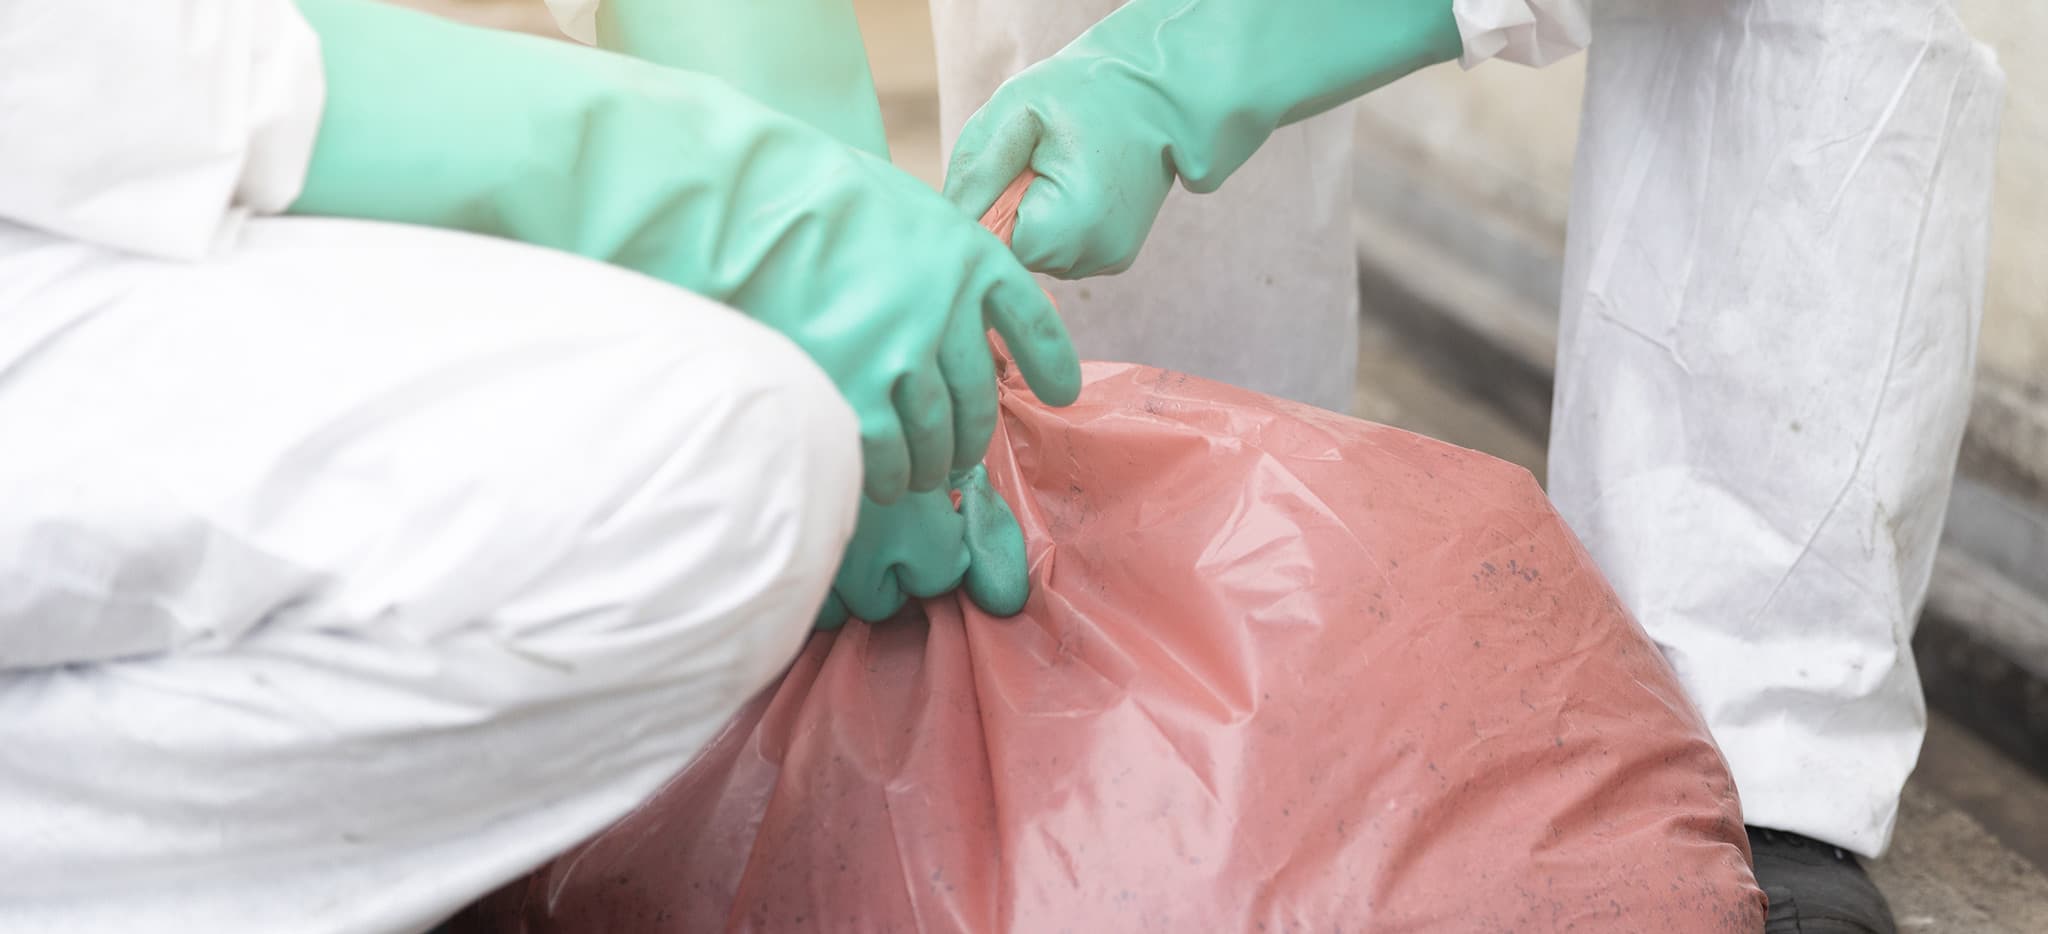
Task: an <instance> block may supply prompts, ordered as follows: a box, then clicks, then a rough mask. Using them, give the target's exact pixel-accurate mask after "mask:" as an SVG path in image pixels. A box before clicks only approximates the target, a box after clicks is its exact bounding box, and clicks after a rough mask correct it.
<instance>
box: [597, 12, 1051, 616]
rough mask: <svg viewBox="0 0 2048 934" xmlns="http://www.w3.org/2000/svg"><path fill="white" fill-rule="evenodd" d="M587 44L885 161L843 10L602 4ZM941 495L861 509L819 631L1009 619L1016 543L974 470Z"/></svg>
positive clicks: (1017, 598)
mask: <svg viewBox="0 0 2048 934" xmlns="http://www.w3.org/2000/svg"><path fill="white" fill-rule="evenodd" d="M597 27H598V32H597V39H598V43H599V44H600V45H602V46H604V47H605V48H608V49H614V50H617V51H620V52H623V53H625V54H628V55H631V56H633V57H635V58H639V59H643V60H645V61H649V62H653V63H655V64H658V65H666V66H669V67H673V68H683V69H687V70H690V71H697V72H702V73H704V74H708V75H712V76H714V77H718V78H723V79H725V80H726V81H728V82H730V83H731V84H732V85H733V86H734V87H736V88H738V89H739V90H741V91H744V92H746V93H747V94H749V95H752V96H753V97H755V98H757V99H759V100H761V101H762V102H764V103H766V104H768V105H769V106H771V107H773V108H775V109H776V110H779V111H781V112H783V113H785V114H788V115H789V116H791V117H795V118H797V119H799V120H803V121H805V122H808V123H810V124H812V125H813V126H816V127H818V128H819V129H822V130H825V131H826V132H829V133H831V134H832V135H833V136H835V137H837V138H838V139H839V140H840V141H841V142H844V143H846V144H847V145H849V146H854V147H856V148H859V149H861V150H863V151H865V152H868V153H871V154H873V155H876V156H880V157H882V158H887V157H888V155H889V151H888V143H887V137H886V136H885V135H884V133H883V128H882V113H881V108H880V107H879V106H878V105H877V103H876V100H875V90H874V79H873V78H872V76H870V74H869V73H868V66H867V58H866V52H865V49H864V47H863V46H862V44H861V40H860V28H859V25H858V24H857V22H856V21H855V19H854V15H853V7H852V5H851V3H850V2H849V0H754V2H750V3H732V2H730V0H607V2H606V3H605V4H604V5H603V6H600V7H599V8H598V20H597ZM948 486H950V487H952V488H954V489H957V490H959V491H960V507H959V509H958V510H955V508H954V506H953V499H952V497H951V496H950V495H948V492H947V490H946V489H945V488H940V489H938V490H933V491H931V492H925V493H911V494H910V495H908V496H905V497H904V498H902V499H900V500H898V501H896V502H894V503H890V504H889V505H886V506H883V505H879V504H877V503H875V502H874V501H873V500H863V501H862V502H861V510H860V520H859V523H858V524H857V525H856V526H855V530H854V533H853V540H852V541H851V542H850V543H849V544H848V545H847V549H846V555H845V556H844V557H843V558H842V559H841V561H840V564H839V571H838V574H837V575H836V576H835V577H834V578H833V581H832V593H831V594H830V595H829V597H828V598H827V600H826V603H825V606H824V608H823V609H821V610H820V611H819V614H818V620H817V625H818V628H820V629H836V628H838V627H840V626H842V625H844V624H845V623H846V621H847V619H848V618H850V617H859V618H861V619H865V620H869V621H874V622H879V621H882V620H886V619H888V618H889V617H891V616H894V615H895V614H896V612H897V611H898V610H901V609H902V608H903V605H904V604H905V603H907V602H909V601H910V600H911V599H912V598H922V597H936V596H938V595H940V594H944V593H949V592H951V591H953V590H955V589H958V588H960V587H961V586H962V585H963V584H965V585H966V589H967V595H968V597H969V599H972V600H973V601H974V602H975V604H976V605H977V606H979V607H981V608H982V609H983V610H984V611H986V612H989V613H993V614H995V615H998V616H1010V615H1013V614H1016V613H1018V612H1021V611H1022V610H1023V609H1024V602H1025V599H1026V598H1027V597H1028V596H1029V594H1030V578H1029V568H1028V567H1027V563H1026V561H1027V559H1026V555H1025V551H1024V533H1023V530H1022V529H1021V528H1019V527H1018V525H1017V520H1016V518H1015V517H1014V516H1013V515H1011V513H1010V507H1009V504H1007V503H1005V502H1003V499H1002V497H1001V496H999V495H997V494H996V492H995V490H994V488H992V487H990V486H989V482H988V472H987V471H986V470H984V469H983V468H981V467H980V466H978V465H977V466H976V467H974V468H973V469H972V470H970V471H968V472H967V473H965V474H964V475H956V476H955V477H954V478H953V481H952V482H951V483H949V484H948Z"/></svg>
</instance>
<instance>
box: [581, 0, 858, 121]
mask: <svg viewBox="0 0 2048 934" xmlns="http://www.w3.org/2000/svg"><path fill="white" fill-rule="evenodd" d="M597 44H598V45H599V46H602V47H603V48H607V49H611V50H613V51H616V52H623V53H625V54H627V55H631V56H633V57H634V58H637V59H641V60H642V61H649V62H653V63H655V64H657V65H667V66H669V67H671V68H682V69H686V70H689V71H696V72H702V73H704V74H707V75H711V76H713V77H717V78H723V79H725V81H726V82H727V83H729V84H731V85H732V86H733V87H735V88H738V89H740V90H741V91H745V92H746V93H747V94H748V95H749V96H751V97H753V98H754V99H755V100H758V101H760V102H761V103H763V104H766V105H768V106H769V107H772V108H774V109H776V110H779V111H781V112H783V113H785V114H788V115H789V116H792V117H795V118H797V119H798V120H802V121H804V122H805V123H808V124H810V125H812V126H814V127H817V128H818V129H820V130H823V131H825V132H827V133H830V134H832V136H833V137H835V138H837V139H838V140H839V141H840V142H842V143H845V144H847V145H848V146H852V147H854V148H856V149H859V150H861V151H863V152H866V153H868V154H870V155H873V156H877V157H880V158H882V159H887V158H889V142H888V137H887V136H886V135H885V134H884V132H883V129H882V107H881V103H880V102H879V101H878V100H877V99H876V97H875V79H874V76H873V75H872V74H870V73H869V71H868V59H867V49H866V47H865V46H864V45H862V43H861V39H860V23H859V21H858V20H856V19H855V17H854V13H853V4H852V2H851V0H742V2H735V0H604V3H603V4H602V5H601V6H599V7H598V8H597Z"/></svg>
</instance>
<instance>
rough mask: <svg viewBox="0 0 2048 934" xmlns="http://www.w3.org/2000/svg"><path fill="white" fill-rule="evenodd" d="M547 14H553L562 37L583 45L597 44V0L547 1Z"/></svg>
mask: <svg viewBox="0 0 2048 934" xmlns="http://www.w3.org/2000/svg"><path fill="white" fill-rule="evenodd" d="M547 2H548V12H550V13H553V14H555V25H557V26H560V27H562V35H565V36H568V37H569V38H571V39H574V40H576V41H577V42H581V43H583V44H584V45H596V44H597V5H598V0H547Z"/></svg>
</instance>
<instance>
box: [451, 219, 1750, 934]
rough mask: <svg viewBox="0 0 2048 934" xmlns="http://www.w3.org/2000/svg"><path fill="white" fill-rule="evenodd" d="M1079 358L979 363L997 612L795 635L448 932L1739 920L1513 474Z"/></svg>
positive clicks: (1635, 672)
mask: <svg viewBox="0 0 2048 934" xmlns="http://www.w3.org/2000/svg"><path fill="white" fill-rule="evenodd" d="M1014 193H1015V192H1014V191H1013V194H1014ZM1014 202H1015V199H1014V197H1013V198H1011V199H1009V202H1008V203H1009V204H1010V205H1011V207H1012V208H1014ZM1086 375H1087V389H1086V390H1085V391H1084V392H1083V393H1082V396H1081V400H1082V401H1081V402H1080V403H1078V404H1077V405H1074V406H1072V407H1070V408H1066V409H1051V408H1047V407H1045V406H1043V405H1041V404H1039V403H1038V402H1037V401H1036V400H1035V399H1033V398H1032V397H1031V396H1030V394H1029V392H1028V390H1026V389H1025V388H1024V386H1023V384H1022V382H1021V380H1019V379H1017V378H1016V376H1015V374H1014V373H1006V375H1005V386H1006V395H1005V402H1004V408H1003V418H1002V423H1001V426H1000V428H999V430H998V433H997V436H996V439H995V443H994V444H993V445H992V447H991V449H990V453H989V458H988V465H989V470H990V473H991V475H992V477H993V478H994V481H995V483H996V486H997V488H998V489H999V490H1001V491H1002V492H1003V494H1004V495H1005V497H1006V498H1007V499H1008V500H1009V501H1010V502H1011V503H1012V504H1013V505H1014V506H1015V508H1016V512H1017V516H1018V519H1019V521H1020V522H1021V523H1022V524H1023V527H1024V530H1025V534H1026V537H1027V539H1028V540H1029V542H1030V547H1031V554H1032V580H1033V586H1034V590H1033V593H1032V597H1031V603H1030V606H1029V608H1028V609H1027V610H1026V611H1025V613H1024V615H1023V616H1021V617H1019V618H1016V619H995V618H991V617H988V616H987V615H985V614H982V613H980V612H979V611H977V610H976V609H975V608H974V607H973V606H972V605H971V604H970V603H968V602H967V601H966V600H965V599H964V598H947V599H941V600H933V601H928V602H926V603H925V604H924V605H923V606H922V607H921V608H918V609H916V610H914V611H912V612H909V613H907V614H905V616H904V618H901V619H898V620H896V621H894V622H891V623H888V624H885V625H879V626H868V625H865V624H860V623H854V624H850V625H849V626H847V627H846V628H845V629H844V630H842V631H840V632H838V633H821V634H818V635H816V636H814V637H813V638H812V640H811V642H810V644H809V645H808V647H807V648H806V649H805V651H804V653H803V654H802V656H801V657H800V658H799V659H798V660H797V662H796V664H795V666H794V667H793V668H792V670H791V671H790V672H789V674H788V675H787V676H786V677H785V679H784V680H783V682H782V684H781V685H780V686H779V688H777V689H776V690H775V691H773V692H772V694H771V695H770V696H766V697H763V698H760V699H759V700H757V701H756V702H755V703H753V704H752V705H750V706H749V707H748V708H747V709H746V710H745V711H743V712H742V714H741V715H740V716H739V717H738V718H737V719H736V720H735V722H734V723H733V724H732V725H731V727H730V728H729V729H728V730H727V731H726V732H725V733H724V735H723V736H721V737H720V738H719V739H718V740H717V741H716V742H715V743H714V744H713V745H712V746H711V747H710V748H709V749H707V750H706V751H705V753H704V754H703V755H702V756H701V757H700V758H699V760H698V761H697V762H696V763H694V764H693V765H691V766H690V768H689V769H687V770H686V771H685V772H683V773H682V774H681V775H679V776H677V777H676V779H675V780H674V782H673V783H671V784H670V785H669V786H668V787H667V788H665V789H663V790H662V791H661V792H660V793H659V794H657V795H656V796H655V797H654V798H653V799H652V800H650V801H649V802H647V803H646V804H645V805H644V806H643V807H641V808H640V809H639V810H638V811H636V812H635V813H633V814H632V815H630V816H628V817H626V818H625V819H623V820H621V821H620V822H619V823H618V824H617V825H616V826H614V827H613V828H611V829H610V830H608V831H606V832H605V833H604V834H602V835H600V836H598V837H597V838H595V839H593V840H591V841H589V842H587V843H585V844H583V845H582V846H579V847H577V848H576V849H574V850H572V851H570V852H569V853H566V854H564V855H562V856H561V857H559V858H558V859H556V860H554V861H553V862H551V863H549V864H548V865H546V866H544V867H542V868H541V869H539V870H537V871H536V872H535V873H534V874H533V875H531V876H530V877H528V878H526V879H523V880H520V881H518V882H516V883H514V884H513V885H511V886H508V887H507V888H505V889H504V890H502V891H500V892H499V893H497V894H496V895H494V896H492V897H491V898H489V899H486V900H485V901H484V902H482V903H479V905H477V906H476V907H475V908H473V909H472V910H471V911H470V912H469V913H468V914H467V915H466V916H465V917H464V918H462V919H461V921H460V924H459V925H458V928H459V929H468V930H489V931H524V932H536V934H537V932H543V931H563V932H587V931H606V932H621V934H636V932H667V931H675V932H698V931H718V930H725V931H810V930H828V931H851V930H859V931H912V930H918V931H963V932H965V931H974V932H1060V931H1074V932H1123V931H1142V930H1160V931H1174V932H1188V931H1204V932H1206V931H1273V932H1280V931H1333V930H1341V931H1508V930H1513V931H1525V932H1526V931H1562V930H1566V929H1576V930H1580V931H1589V930H1591V931H1659V932H1709V931H1711V932H1738V931H1740V932H1753V931H1756V930H1759V929H1761V926H1762V919H1763V910H1764V898H1763V895H1762V893H1761V892H1760V891H1759V890H1758V889H1757V888H1756V885H1755V883H1754V880H1753V879H1752V877H1751V874H1750V870H1749V867H1748V855H1749V854H1748V849H1747V844H1746V842H1745V838H1744V835H1743V830H1742V818H1741V814H1740V811H1739V809H1738V807H1737V803H1736V798H1735V793H1734V788H1733V784H1732V782H1731V780H1730V778H1729V776H1728V772H1727V769H1726V767H1725V765H1724V764H1723V762H1722V760H1721V757H1720V755H1719V753H1718V752H1717V751H1716V749H1715V747H1714V745H1713V743H1712V741H1711V740H1710V739H1709V737H1708V734H1707V732H1706V729H1705V727H1704V726H1703V725H1702V724H1701V722H1700V720H1699V719H1698V717H1697V716H1696V715H1695V714H1694V713H1693V711H1692V709H1691V708H1690V706H1689V705H1688V704H1687V702H1686V700H1685V698H1684V695H1683V694H1682V693H1681V691H1680V689H1679V687H1678V685H1677V682H1676V681H1675V679H1674V678H1673V676H1672V673H1671V671H1670V669H1669V668H1668V667H1667V666H1666V665H1665V663H1664V661H1663V659H1662V658H1661V656H1660V655H1659V654H1658V652H1657V650H1656V649H1655V647H1654V646H1652V645H1651V644H1650V642H1649V641H1648V639H1647V638H1646V637H1645V636H1644V635H1643V633H1642V632H1641V630H1640V629H1639V628H1638V627H1637V626H1636V625H1635V624H1634V623H1633V621H1631V619H1630V618H1629V616H1628V615H1627V613H1626V612H1625V611H1624V610H1623V609H1622V608H1621V606H1620V605H1619V603H1618V602H1617V601H1616V599H1615V596H1614V594H1613V593H1612V592H1611V591H1610V590H1609V588H1608V587H1607V585H1606V584H1605V582H1604V581H1603V580H1602V579H1601V577H1600V575H1599V573H1598V572H1597V571H1596V570H1595V569H1594V567H1593V564H1592V562H1591V560H1590V559H1589V558H1588V556H1587V555H1586V553H1585V552H1584V551H1583V550H1582V549H1581V548H1580V547H1579V545H1578V543H1577V541H1576V540H1575V539H1574V538H1573V537H1572V535H1571V533H1570V532H1569V531H1568V530H1567V529H1566V528H1565V526H1564V524H1563V523H1562V522H1561V521H1560V520H1559V519H1558V517H1557V516H1556V514H1555V513H1554V512H1552V510H1551V509H1550V506H1549V503H1548V501H1547V500H1546V498H1545V497H1544V495H1543V493H1542V491H1541V490H1540V489H1539V488H1538V487H1537V486H1536V484H1535V482H1534V481H1533V479H1532V478H1531V477H1530V476H1529V475H1528V473H1527V472H1525V471H1523V470H1521V469H1519V468H1516V467H1513V466H1510V465H1508V464H1505V463H1502V462H1500V461H1496V460H1494V459H1492V458H1489V457H1486V456H1484V455H1481V454H1477V453H1474V452H1471V451H1466V450H1462V449H1459V448H1455V447H1452V446H1450V445H1446V444H1442V443H1440V442H1436V441H1432V440H1429V439H1427V438H1423V437H1420V436H1417V435H1413V434H1409V433H1407V432H1403V431H1399V430H1396V429H1392V428H1386V427H1382V426H1377V425H1372V424H1368V423H1365V422H1361V421H1357V420H1353V419H1348V418H1343V417H1340V416H1336V415H1332V414H1329V413H1326V412H1322V411H1319V410H1315V409H1311V408H1307V407H1304V406H1297V405H1294V404H1291V403H1287V402H1283V401H1278V400H1275V399H1272V398H1268V397H1264V396H1260V395H1257V394H1254V393H1251V392H1247V391H1243V390H1238V389H1233V388H1230V387H1226V386H1222V385H1218V384H1214V383H1208V382H1204V381H1201V380H1197V379H1192V378H1189V377H1186V376H1181V375H1178V374H1174V373H1168V372H1163V371H1160V370H1156V369H1150V368H1146V367H1138V366H1126V365H1113V364H1090V365H1089V366H1088V367H1087V374H1086Z"/></svg>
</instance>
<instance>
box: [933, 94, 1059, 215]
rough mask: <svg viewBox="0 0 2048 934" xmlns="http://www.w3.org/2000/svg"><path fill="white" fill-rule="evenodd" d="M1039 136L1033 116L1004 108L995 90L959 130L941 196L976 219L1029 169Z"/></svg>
mask: <svg viewBox="0 0 2048 934" xmlns="http://www.w3.org/2000/svg"><path fill="white" fill-rule="evenodd" d="M1042 133H1043V124H1041V123H1040V121H1039V119H1038V115H1037V114H1035V113H1033V112H1032V111H1031V110H1030V108H1027V107H1021V106H1016V105H1013V104H1011V103H1009V98H1008V97H1007V96H1006V95H1004V94H1003V92H1002V90H1001V89H1000V88H999V89H997V90H996V93H995V96H994V97H991V98H990V99H989V101H988V103H986V104H983V105H982V106H981V109H980V110H977V111H975V113H974V116H972V117H969V118H968V119H967V124H966V125H965V126H963V127H961V128H960V137H959V138H958V139H956V140H954V141H953V156H952V158H951V159H949V160H947V162H946V181H945V184H944V186H942V187H941V188H940V190H939V191H940V193H941V194H943V195H944V196H945V198H946V200H948V201H951V202H953V204H954V206H955V207H958V208H960V210H962V211H964V212H966V213H967V216H969V217H980V216H981V215H982V212H984V211H987V210H988V207H989V205H991V204H994V203H996V198H997V196H999V195H1001V194H1002V193H1003V189H1004V188H1007V187H1009V185H1010V180H1011V179H1014V178H1016V177H1017V176H1018V175H1019V174H1020V173H1022V172H1023V171H1024V169H1025V168H1027V167H1028V166H1030V165H1031V155H1032V152H1033V151H1034V150H1036V149H1037V148H1038V140H1039V137H1040V135H1041V134H1042Z"/></svg>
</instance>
